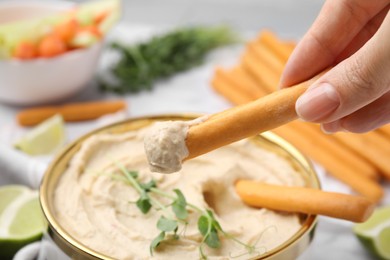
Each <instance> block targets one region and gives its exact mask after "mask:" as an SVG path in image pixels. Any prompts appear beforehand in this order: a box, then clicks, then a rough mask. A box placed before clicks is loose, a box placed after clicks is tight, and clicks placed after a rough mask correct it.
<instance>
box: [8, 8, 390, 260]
mask: <svg viewBox="0 0 390 260" xmlns="http://www.w3.org/2000/svg"><path fill="white" fill-rule="evenodd" d="M129 2H130V1H129ZM214 2H218V1H214ZM228 2H233V1H228ZM268 2H270V1H268ZM282 2H283V1H282ZM284 2H288V1H284ZM301 2H302V1H301ZM303 2H305V1H303ZM317 2H318V1H317ZM153 32H155V27H153V26H152V27H151V25H150V24H149V25H147V26H137V25H134V23H130V24H129V23H122V24H120V25H118V26H117V27H116V29H115V30H114V31H113V37H114V38H115V37H117V36H118V35H120V37H121V39H122V38H123V37H124V38H125V40H127V41H134V40H139V39H142V38H144V37H148V36H150V34H151V33H153ZM246 35H247V36H249V37H250V35H251V34H250V33H249V34H246ZM241 50H242V46H237V47H229V48H223V49H220V50H218V51H216V52H214V53H213V54H212V55H210V57H209V58H208V60H207V63H206V64H205V65H203V66H201V67H198V68H196V69H193V70H190V71H188V72H184V73H181V74H179V75H177V76H175V77H173V78H171V79H168V80H165V81H163V82H158V83H157V84H156V85H155V88H154V90H153V91H151V92H142V93H139V94H128V95H125V96H121V97H118V96H115V95H111V94H102V93H100V92H99V91H98V90H97V88H96V84H95V83H94V82H91V84H90V85H89V86H88V87H87V88H86V89H85V90H84V91H82V92H81V93H78V94H77V96H74V97H72V98H71V99H70V100H66V101H64V102H68V101H86V100H95V99H115V98H124V99H125V100H126V101H127V104H128V109H127V117H136V116H143V115H151V114H163V113H182V112H200V113H213V112H218V111H220V110H223V109H226V108H228V107H230V106H231V105H230V103H229V102H227V101H226V100H225V99H224V98H223V97H221V96H219V95H218V94H216V93H215V92H214V91H213V90H212V88H211V87H210V85H209V81H210V78H211V76H212V73H213V68H214V67H215V65H222V66H229V65H231V64H233V63H234V62H235V61H236V60H237V58H238V56H239V53H240V51H241ZM109 56H110V55H109V54H106V55H103V57H102V59H101V66H100V71H101V70H104V69H105V67H106V64H107V60H109ZM20 109H21V107H15V106H12V105H7V104H0V145H5V146H9V147H11V144H12V142H13V141H15V140H16V139H17V138H18V137H19V136H21V135H22V134H23V133H24V132H25V131H26V129H24V128H21V127H19V126H17V124H16V122H15V115H16V113H17V112H18V111H19V110H20ZM122 116H123V115H116V116H114V117H112V118H108V119H107V118H106V119H105V120H96V121H89V122H84V123H77V124H75V123H73V124H67V125H66V131H67V137H68V141H72V140H74V139H75V138H77V137H79V136H81V135H83V134H85V133H87V132H89V131H91V130H93V129H95V128H96V127H99V126H101V125H102V124H105V123H107V120H108V121H109V120H115V119H118V118H122ZM34 159H36V160H38V161H42V162H45V163H46V162H49V161H50V159H51V157H50V156H49V157H35V158H34ZM316 167H317V169H318V173H319V175H320V178H321V181H322V185H323V188H324V189H325V190H332V191H341V192H347V193H350V192H351V191H350V189H349V188H348V187H346V186H345V185H343V184H342V183H340V182H338V181H337V180H335V179H333V178H331V177H328V176H326V174H325V173H324V171H323V169H322V168H321V167H320V166H318V165H316ZM0 170H1V169H0ZM15 182H16V180H15V179H14V178H12V177H10V176H7V175H5V174H4V173H2V172H0V185H5V184H9V183H15ZM382 204H383V205H385V204H387V205H388V204H390V187H389V186H387V187H386V198H385V200H384V201H383V203H382ZM352 225H353V224H352V223H349V222H347V221H340V220H335V219H330V218H325V217H320V218H319V221H318V225H317V229H316V234H315V237H314V241H313V243H312V244H311V246H310V247H309V249H308V250H306V251H305V253H304V254H303V255H302V256H301V257H300V258H299V259H300V260H308V259H318V260H321V259H324V260H325V259H356V260H367V259H372V258H371V257H370V255H369V254H368V253H367V252H366V251H365V250H364V249H363V247H362V246H361V245H360V243H359V242H358V240H357V239H356V238H355V236H354V235H353V234H352V230H351V226H352Z"/></svg>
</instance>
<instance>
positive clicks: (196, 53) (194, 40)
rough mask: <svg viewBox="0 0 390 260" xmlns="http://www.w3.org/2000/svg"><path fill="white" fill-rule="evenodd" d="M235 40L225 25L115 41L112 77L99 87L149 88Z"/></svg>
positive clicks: (121, 90)
mask: <svg viewBox="0 0 390 260" xmlns="http://www.w3.org/2000/svg"><path fill="white" fill-rule="evenodd" d="M237 41H238V37H237V35H236V34H235V33H234V32H233V31H232V30H231V29H229V28H228V27H222V26H220V27H200V26H199V27H188V28H187V27H186V28H181V29H177V30H174V31H170V32H168V33H166V34H162V35H158V36H155V37H153V38H152V39H150V40H149V41H146V42H143V43H139V44H136V45H125V44H121V43H118V42H114V43H112V45H111V47H112V48H113V49H114V50H115V51H117V52H118V53H119V55H120V58H119V61H118V62H117V63H115V64H114V65H113V66H112V67H111V68H110V75H111V76H112V78H113V80H111V82H110V83H109V82H108V80H102V82H101V85H100V86H101V89H102V90H104V91H111V92H116V93H126V92H133V93H135V92H139V91H142V90H150V89H152V86H153V83H154V82H155V80H157V79H163V78H167V77H169V76H172V75H173V74H174V73H177V72H180V71H185V70H188V69H190V68H193V67H195V66H198V65H200V64H201V63H202V62H203V61H204V58H205V56H206V54H208V53H209V52H210V51H211V50H213V49H215V48H217V47H220V46H223V45H227V44H232V43H235V42H237Z"/></svg>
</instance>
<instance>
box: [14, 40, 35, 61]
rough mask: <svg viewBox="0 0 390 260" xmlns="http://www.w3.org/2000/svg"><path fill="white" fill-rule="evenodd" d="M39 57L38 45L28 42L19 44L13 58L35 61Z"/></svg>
mask: <svg viewBox="0 0 390 260" xmlns="http://www.w3.org/2000/svg"><path fill="white" fill-rule="evenodd" d="M37 55H38V50H37V46H36V44H34V43H32V42H28V41H24V42H21V43H19V44H18V45H17V46H16V47H15V50H14V52H13V57H14V58H18V59H21V60H29V59H34V58H36V57H37Z"/></svg>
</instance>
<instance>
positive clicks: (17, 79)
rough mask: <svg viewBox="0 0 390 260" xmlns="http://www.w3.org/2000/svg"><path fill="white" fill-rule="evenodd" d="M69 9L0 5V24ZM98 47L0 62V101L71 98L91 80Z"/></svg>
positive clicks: (65, 5) (47, 4) (54, 4)
mask: <svg viewBox="0 0 390 260" xmlns="http://www.w3.org/2000/svg"><path fill="white" fill-rule="evenodd" d="M72 6H74V5H73V4H72V3H70V2H66V1H41V0H40V1H27V0H26V1H16V2H15V1H9V2H0V23H5V22H9V21H15V19H17V20H19V19H24V18H32V16H33V17H37V16H42V15H49V14H52V13H55V12H59V11H62V10H67V9H70V8H72ZM102 46H103V43H102V41H100V42H99V43H96V44H94V45H93V46H91V47H89V48H84V49H77V50H73V51H69V52H67V53H65V54H62V55H59V56H56V57H53V58H37V59H33V60H16V59H10V60H0V101H3V102H6V103H11V104H16V105H36V104H42V103H50V102H54V101H58V100H61V99H64V98H66V97H69V96H72V95H74V94H75V93H77V92H79V91H80V90H81V89H83V88H84V87H85V86H87V85H88V82H89V81H90V80H91V79H92V77H93V76H94V74H95V72H96V68H97V65H98V60H99V57H100V54H101V51H102Z"/></svg>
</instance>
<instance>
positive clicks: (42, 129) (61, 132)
mask: <svg viewBox="0 0 390 260" xmlns="http://www.w3.org/2000/svg"><path fill="white" fill-rule="evenodd" d="M64 142H65V126H64V120H63V119H62V116H60V115H55V116H53V117H51V118H49V119H47V120H45V121H43V122H42V123H40V124H39V125H37V126H35V127H34V128H33V129H31V130H30V131H29V132H28V133H27V134H26V135H24V136H23V137H22V138H21V139H20V140H18V141H17V142H16V143H15V147H16V148H18V149H20V150H22V151H23V152H25V153H27V154H30V155H41V154H50V153H53V152H54V151H56V150H57V149H58V148H59V147H61V146H62V145H63V144H64Z"/></svg>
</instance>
